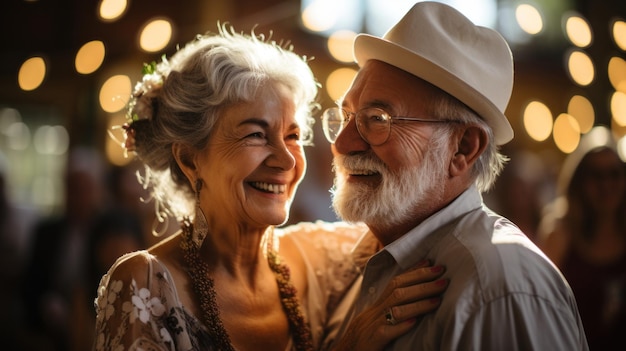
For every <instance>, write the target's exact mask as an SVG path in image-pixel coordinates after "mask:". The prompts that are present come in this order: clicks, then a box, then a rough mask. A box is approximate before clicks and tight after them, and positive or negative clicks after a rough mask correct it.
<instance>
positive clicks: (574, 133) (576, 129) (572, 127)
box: [552, 113, 580, 154]
mask: <svg viewBox="0 0 626 351" xmlns="http://www.w3.org/2000/svg"><path fill="white" fill-rule="evenodd" d="M552 137H553V138H554V143H555V144H556V147H558V148H559V150H561V151H562V152H564V153H566V154H569V153H572V152H573V151H574V150H576V148H577V147H578V143H579V142H580V126H579V125H578V122H577V121H576V119H575V118H574V117H572V116H570V115H568V114H567V113H561V114H560V115H559V116H558V117H557V118H556V119H555V120H554V131H553V132H552Z"/></svg>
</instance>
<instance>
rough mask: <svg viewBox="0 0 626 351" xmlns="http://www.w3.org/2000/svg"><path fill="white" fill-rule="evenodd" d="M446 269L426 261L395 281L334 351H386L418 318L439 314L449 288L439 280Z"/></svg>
mask: <svg viewBox="0 0 626 351" xmlns="http://www.w3.org/2000/svg"><path fill="white" fill-rule="evenodd" d="M444 271H445V268H444V267H443V266H431V265H430V262H429V261H424V262H422V263H421V264H419V265H418V266H417V267H416V268H414V269H412V270H409V271H407V272H405V273H403V274H400V275H398V276H396V277H394V278H393V279H392V280H391V282H390V283H389V284H388V285H387V287H386V288H385V290H384V291H383V293H382V295H381V296H380V298H379V299H378V300H377V301H376V303H374V304H373V305H372V306H370V307H369V308H367V309H366V310H364V311H363V312H361V314H359V315H358V316H356V317H355V318H354V319H353V320H352V322H350V325H349V326H348V328H347V329H346V332H345V334H344V335H343V337H342V338H341V340H340V341H339V342H338V343H337V347H335V348H333V351H343V350H359V351H378V350H382V349H383V348H384V347H385V346H386V345H387V344H388V343H389V342H391V341H392V340H394V339H396V338H397V337H399V336H401V335H402V334H404V333H406V332H408V331H409V330H411V328H412V327H413V326H414V325H415V323H416V322H417V319H418V317H421V316H422V315H424V314H426V313H428V312H431V311H433V310H435V309H436V308H437V307H438V306H439V303H440V302H441V298H440V297H438V295H440V294H441V293H443V291H444V290H445V289H446V287H447V286H448V280H447V279H437V278H439V277H440V276H441V275H442V274H443V273H444Z"/></svg>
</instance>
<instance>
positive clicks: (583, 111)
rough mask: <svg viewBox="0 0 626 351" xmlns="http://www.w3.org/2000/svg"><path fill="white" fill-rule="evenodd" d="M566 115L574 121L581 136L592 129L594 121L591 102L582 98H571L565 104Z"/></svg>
mask: <svg viewBox="0 0 626 351" xmlns="http://www.w3.org/2000/svg"><path fill="white" fill-rule="evenodd" d="M567 114H569V115H570V116H572V117H574V118H575V119H576V121H577V122H578V125H579V126H580V132H581V133H582V134H585V133H587V132H589V131H590V130H591V128H593V125H594V123H595V119H596V118H595V115H596V114H595V110H594V108H593V105H592V104H591V101H589V100H588V99H587V98H585V97H584V96H580V95H574V96H572V98H571V99H570V100H569V103H568V104H567Z"/></svg>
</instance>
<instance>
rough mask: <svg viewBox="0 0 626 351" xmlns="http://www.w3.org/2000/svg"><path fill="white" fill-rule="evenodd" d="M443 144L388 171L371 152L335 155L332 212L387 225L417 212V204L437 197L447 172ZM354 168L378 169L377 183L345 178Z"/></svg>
mask: <svg viewBox="0 0 626 351" xmlns="http://www.w3.org/2000/svg"><path fill="white" fill-rule="evenodd" d="M446 151H447V150H446V148H444V147H432V148H430V149H429V150H428V151H427V152H426V154H425V155H424V159H423V160H422V162H420V164H419V165H417V166H414V167H408V168H403V169H401V170H400V171H398V172H396V173H392V172H390V171H389V170H388V169H387V167H386V165H385V164H384V163H383V162H382V161H381V160H380V159H378V158H377V157H376V156H375V155H374V154H372V153H369V154H359V155H352V156H346V155H337V156H335V159H334V161H333V165H334V170H335V186H334V189H333V191H332V193H333V194H332V203H333V208H334V210H335V212H336V213H337V214H338V215H339V216H340V217H341V218H342V219H343V220H345V221H348V222H364V223H366V224H375V225H376V226H377V227H391V226H394V225H397V224H400V223H404V222H406V221H408V220H410V219H411V217H413V216H414V215H415V214H416V213H419V211H418V208H419V206H420V205H421V204H422V203H424V202H426V201H429V202H433V201H437V197H440V196H441V195H442V191H441V190H442V189H440V188H439V187H438V185H439V184H441V182H442V181H443V179H444V177H446V176H447V167H446V164H447V160H448V157H447V156H448V153H447V152H446ZM354 171H358V172H361V173H362V172H363V171H372V172H377V173H380V175H381V183H380V184H379V185H377V186H376V187H373V186H371V185H370V184H365V183H360V184H355V183H354V182H352V183H348V182H347V181H346V179H347V178H348V175H349V174H350V173H354Z"/></svg>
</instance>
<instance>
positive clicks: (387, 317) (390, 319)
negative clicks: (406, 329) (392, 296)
mask: <svg viewBox="0 0 626 351" xmlns="http://www.w3.org/2000/svg"><path fill="white" fill-rule="evenodd" d="M385 321H386V322H387V324H389V325H396V324H397V323H398V321H397V320H396V319H395V318H394V317H393V312H392V311H391V307H389V308H387V309H386V310H385Z"/></svg>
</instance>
